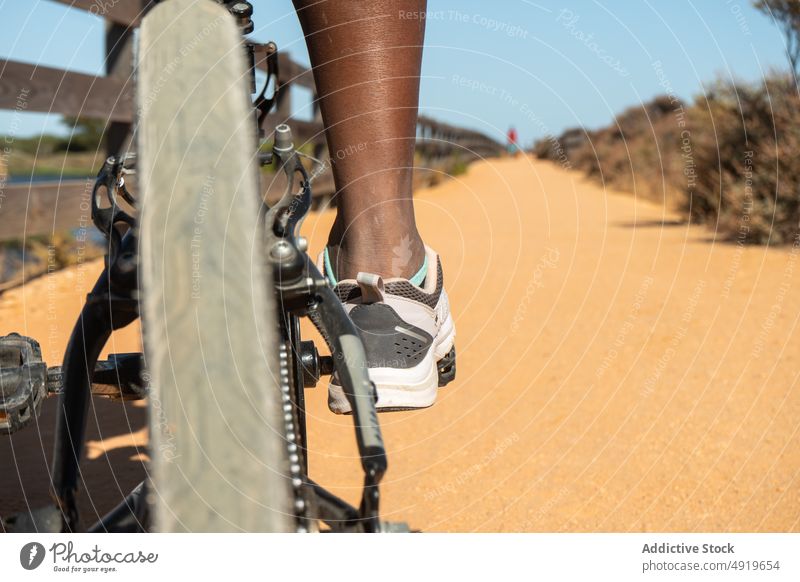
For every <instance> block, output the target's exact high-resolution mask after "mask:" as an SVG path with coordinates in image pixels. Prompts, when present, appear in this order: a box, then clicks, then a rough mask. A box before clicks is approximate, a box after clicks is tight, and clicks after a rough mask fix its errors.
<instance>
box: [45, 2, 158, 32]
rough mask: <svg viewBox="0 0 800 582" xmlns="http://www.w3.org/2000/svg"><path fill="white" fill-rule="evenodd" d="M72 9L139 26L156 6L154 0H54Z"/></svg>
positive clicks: (127, 24) (119, 22)
mask: <svg viewBox="0 0 800 582" xmlns="http://www.w3.org/2000/svg"><path fill="white" fill-rule="evenodd" d="M53 1H54V2H58V3H59V4H66V5H67V6H70V7H71V8H80V9H81V10H86V11H87V12H89V14H94V15H95V16H100V17H101V18H105V19H106V20H110V21H111V22H116V23H117V24H123V25H125V26H139V22H140V21H141V19H142V16H144V14H145V13H146V12H147V10H148V9H149V8H150V7H151V6H152V5H153V4H154V2H153V1H152V0H53Z"/></svg>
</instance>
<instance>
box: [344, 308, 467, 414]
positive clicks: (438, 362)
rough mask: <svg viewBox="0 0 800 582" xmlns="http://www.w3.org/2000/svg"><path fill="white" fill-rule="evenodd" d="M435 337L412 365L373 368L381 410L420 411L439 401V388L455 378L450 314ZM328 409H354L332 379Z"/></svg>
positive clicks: (453, 327)
mask: <svg viewBox="0 0 800 582" xmlns="http://www.w3.org/2000/svg"><path fill="white" fill-rule="evenodd" d="M440 338H441V339H440ZM436 339H437V340H438V341H436V342H435V343H434V345H433V346H432V349H431V350H430V351H429V352H428V354H427V355H426V356H425V358H424V359H423V360H422V361H421V362H420V363H419V364H417V365H416V366H414V367H413V368H408V369H405V370H401V369H397V368H373V369H370V371H369V373H370V378H371V379H372V381H373V382H375V386H376V388H377V391H378V402H377V403H376V404H375V408H376V409H377V411H378V412H395V411H400V410H418V409H421V408H428V407H430V406H432V405H433V403H434V402H436V396H437V394H438V392H439V387H440V386H444V385H445V384H448V383H449V382H451V381H452V380H453V379H454V378H455V346H454V342H455V326H454V325H453V322H452V318H451V317H449V316H448V318H447V321H446V322H445V324H444V325H442V329H441V330H440V331H439V334H438V335H437V338H436ZM440 369H443V372H444V375H442V373H440ZM331 378H333V377H331ZM328 408H330V410H331V412H334V413H336V414H350V413H351V412H352V411H351V409H350V402H348V400H347V397H346V396H345V394H344V390H343V389H342V387H341V385H339V384H335V383H334V382H333V380H332V379H331V383H330V384H329V385H328Z"/></svg>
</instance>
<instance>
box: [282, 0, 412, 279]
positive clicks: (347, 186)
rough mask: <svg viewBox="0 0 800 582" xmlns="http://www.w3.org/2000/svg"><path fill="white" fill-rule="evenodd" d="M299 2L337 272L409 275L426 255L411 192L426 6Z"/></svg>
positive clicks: (406, 0) (342, 275)
mask: <svg viewBox="0 0 800 582" xmlns="http://www.w3.org/2000/svg"><path fill="white" fill-rule="evenodd" d="M294 4H295V7H296V8H297V13H298V16H299V18H300V22H301V24H302V26H303V31H304V33H305V35H306V41H307V44H308V50H309V53H310V56H311V65H312V67H313V71H314V80H315V82H316V86H317V93H318V96H319V99H320V107H321V111H322V118H323V120H324V122H325V127H326V136H327V140H328V149H329V151H330V157H331V162H332V169H333V176H334V180H335V183H336V188H337V214H336V220H335V222H334V226H333V229H332V230H331V233H330V235H329V239H328V250H329V253H330V259H331V264H332V265H333V269H334V273H335V275H336V277H337V279H339V280H342V279H352V278H355V276H356V274H357V273H358V272H359V271H367V272H371V273H376V274H379V275H382V276H384V277H410V276H411V275H413V274H415V273H416V272H417V271H418V270H419V268H420V267H421V265H422V263H423V259H424V256H425V250H424V247H423V243H422V239H421V238H420V235H419V232H418V231H417V226H416V222H415V220H414V206H413V201H412V197H411V186H412V166H413V163H414V142H415V136H416V122H417V107H418V101H419V76H420V67H421V61H422V44H423V37H424V32H425V20H424V18H420V17H418V15H419V14H420V13H424V12H425V8H426V2H425V0H403V1H398V2H375V1H370V0H323V1H319V0H294ZM415 15H417V16H415Z"/></svg>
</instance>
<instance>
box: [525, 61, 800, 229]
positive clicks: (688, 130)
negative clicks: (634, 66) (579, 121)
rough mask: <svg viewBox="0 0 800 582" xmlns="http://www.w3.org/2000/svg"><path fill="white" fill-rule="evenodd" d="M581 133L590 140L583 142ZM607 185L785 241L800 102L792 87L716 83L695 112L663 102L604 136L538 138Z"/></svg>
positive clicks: (797, 161)
mask: <svg viewBox="0 0 800 582" xmlns="http://www.w3.org/2000/svg"><path fill="white" fill-rule="evenodd" d="M576 132H580V133H581V134H582V135H583V136H585V139H584V140H582V141H579V140H576V139H575V138H574V135H575V134H576ZM554 144H559V147H560V148H561V151H562V153H564V154H565V155H566V158H567V159H568V160H569V166H571V167H573V168H576V169H580V170H583V171H584V172H585V173H586V174H587V175H588V176H590V177H592V178H594V179H597V180H600V181H602V182H603V184H605V185H607V186H609V187H612V188H615V189H620V190H627V191H630V192H634V193H636V194H637V195H638V196H643V197H645V198H649V199H653V200H658V201H662V202H663V203H665V204H667V205H668V206H670V207H672V208H676V209H678V210H680V211H681V212H683V213H684V215H685V216H686V217H687V218H691V219H692V220H693V221H698V222H704V223H706V224H715V225H718V228H719V233H720V234H721V235H722V236H723V237H724V238H727V239H730V240H737V241H739V242H742V243H762V244H763V243H767V242H769V243H772V244H777V243H787V242H790V241H792V240H793V239H794V238H795V237H796V236H797V235H798V222H799V221H800V158H799V157H798V156H797V154H798V152H800V96H798V92H797V88H796V86H795V84H794V81H793V80H792V79H790V78H787V77H785V76H780V75H772V76H770V77H769V78H767V79H766V80H765V81H764V82H763V83H760V84H747V83H735V84H734V83H730V82H721V81H720V82H717V83H715V84H713V86H712V87H711V89H710V90H709V91H707V93H706V94H705V95H704V96H700V97H698V98H696V99H695V101H694V103H693V104H692V105H690V106H687V105H685V104H683V103H681V102H680V101H678V100H677V99H675V98H671V97H669V96H663V97H658V98H656V99H654V100H653V101H650V102H648V103H645V104H643V105H642V106H640V107H632V108H630V109H627V110H626V111H624V112H623V113H621V114H620V115H618V116H617V118H616V119H615V121H614V123H613V124H611V125H609V126H608V127H605V128H602V129H599V130H596V131H584V130H575V129H572V130H569V131H568V132H565V134H563V135H562V136H561V137H559V138H558V139H555V138H548V139H544V140H541V141H540V142H537V144H536V146H535V149H534V151H535V153H536V155H537V156H538V157H540V158H544V159H554V156H555V154H554V149H555V148H554Z"/></svg>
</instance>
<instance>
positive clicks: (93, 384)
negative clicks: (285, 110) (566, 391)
mask: <svg viewBox="0 0 800 582" xmlns="http://www.w3.org/2000/svg"><path fill="white" fill-rule="evenodd" d="M251 17H252V7H251V6H250V5H249V3H247V2H237V1H232V0H215V1H214V2H211V1H201V2H197V1H194V0H170V1H169V2H161V3H159V4H158V5H156V6H155V7H154V8H153V9H152V10H151V11H150V12H149V13H148V14H147V15H146V16H145V17H144V19H143V22H142V27H141V31H140V40H139V49H138V54H137V59H138V60H137V67H136V71H137V72H136V75H137V83H136V85H137V98H138V102H139V107H140V110H139V113H140V114H139V118H138V122H137V123H138V127H137V130H136V135H137V138H138V150H139V151H138V155H132V154H126V155H121V156H118V157H110V158H109V159H108V160H106V162H105V163H104V164H103V167H102V168H101V170H100V171H99V173H98V176H97V180H96V183H95V186H94V190H93V194H92V219H93V222H94V224H95V225H96V226H97V228H98V229H99V230H100V231H101V232H102V233H103V235H104V236H105V237H106V239H107V241H108V247H107V255H106V262H105V269H104V271H103V273H102V275H101V276H100V277H99V278H98V280H97V282H96V283H95V285H94V288H93V289H92V291H91V292H90V293H89V295H88V297H87V300H86V303H85V305H84V307H83V309H82V311H81V315H80V317H79V318H78V321H77V323H76V325H75V328H74V330H73V333H72V336H71V337H70V340H69V343H68V346H67V349H66V352H65V356H64V361H63V365H62V366H61V367H53V368H47V366H46V364H45V363H44V362H43V361H42V358H41V351H40V350H39V347H38V344H37V343H36V342H35V340H33V339H31V338H25V337H22V336H19V335H16V334H13V335H11V336H6V337H5V338H0V380H2V382H0V385H2V388H3V389H2V397H1V398H0V411H2V413H3V414H2V415H0V428H4V429H5V431H6V432H8V433H11V432H14V431H16V430H20V429H22V428H24V427H25V426H27V425H28V424H29V423H30V421H31V420H32V419H33V418H34V417H35V416H36V415H37V414H38V411H39V409H40V407H41V403H42V401H43V400H44V399H45V398H46V397H48V396H50V395H58V396H59V398H60V412H59V415H58V423H57V427H56V443H55V453H54V460H53V465H52V482H53V503H52V504H51V505H48V506H46V507H44V508H40V509H36V510H33V511H32V512H31V513H29V514H22V515H18V516H15V517H13V518H11V519H9V520H7V521H6V523H5V527H6V529H7V530H11V531H39V532H59V531H63V532H75V531H81V530H82V529H83V528H82V524H81V522H80V518H79V515H78V510H77V505H76V497H77V495H78V484H79V476H80V469H79V465H80V460H81V453H82V450H83V440H84V434H85V425H86V417H87V409H88V403H89V398H90V397H91V395H93V394H94V395H100V396H106V397H111V398H115V399H120V400H130V399H143V398H147V399H148V401H149V402H150V406H151V413H150V433H151V445H150V450H151V452H155V451H160V452H161V453H162V454H151V457H152V461H151V464H150V473H151V476H150V478H149V479H148V480H146V481H144V482H142V483H141V484H140V485H139V486H138V487H136V488H135V489H134V491H132V492H131V494H130V495H128V497H127V498H126V499H125V500H123V501H122V502H121V503H120V504H119V505H118V506H117V507H116V508H115V509H114V510H112V511H111V512H110V513H108V514H107V515H106V516H105V517H103V518H102V519H101V520H100V521H98V522H97V523H95V524H93V525H92V526H90V527H88V528H87V531H90V532H134V531H138V532H145V531H281V532H286V531H298V532H311V531H320V530H321V529H324V528H325V527H327V528H328V529H329V530H331V531H343V532H344V531H347V532H385V531H408V527H407V526H406V525H405V524H391V523H387V522H382V521H381V520H380V515H379V501H380V493H379V484H380V482H381V479H382V477H383V475H384V474H385V472H386V469H387V456H386V451H385V447H384V444H383V440H382V437H381V430H380V425H379V422H378V416H377V414H376V408H375V402H376V399H377V394H376V390H375V386H374V384H372V382H371V381H370V379H369V376H368V374H367V365H366V359H365V354H364V349H363V346H362V344H361V341H360V339H359V336H358V333H357V330H356V328H355V327H354V325H353V323H352V322H351V321H350V319H349V318H348V316H347V314H346V312H345V310H344V308H343V306H342V304H341V302H340V301H339V299H338V298H337V297H336V295H335V294H334V293H333V291H332V289H331V288H330V286H329V285H328V283H327V281H326V279H325V278H324V277H323V276H322V274H321V273H320V272H319V270H318V269H317V268H316V266H315V265H314V263H313V262H312V261H311V260H310V258H309V257H308V255H307V254H306V250H307V249H306V247H307V243H306V241H305V240H304V239H303V238H302V237H301V236H300V235H299V228H300V225H301V224H302V221H303V219H304V217H305V215H306V213H307V212H308V211H309V208H310V205H311V200H312V192H311V183H310V182H311V180H310V177H309V172H308V171H307V170H306V168H305V167H304V166H303V164H302V162H301V154H300V152H298V151H297V150H296V149H295V147H294V145H293V142H292V135H291V130H290V129H289V127H288V126H286V125H280V126H278V127H277V128H276V129H275V132H274V143H273V147H272V151H271V152H261V148H260V147H258V146H259V145H260V142H263V141H264V132H263V130H262V129H261V127H262V125H263V123H264V120H265V119H266V116H267V114H268V113H269V111H270V110H271V109H272V108H273V105H274V103H275V101H276V99H277V97H278V96H279V95H280V92H281V90H282V86H281V83H280V74H279V70H278V59H277V55H278V53H277V48H276V47H275V45H274V43H267V44H264V45H259V44H256V43H254V42H251V41H249V40H248V39H247V38H246V36H245V35H246V34H248V33H249V32H251V31H252V30H253V23H252V18H251ZM204 31H210V32H208V33H207V34H206V33H205V32H204ZM212 32H213V35H214V37H213V42H202V41H204V40H206V39H207V37H208V36H209V35H210V34H211V33H212ZM198 35H200V36H199V37H198ZM198 38H199V39H200V42H198ZM259 57H263V58H264V59H266V64H267V67H266V68H267V79H266V81H265V82H264V85H263V88H262V90H261V91H260V92H258V94H257V96H256V97H255V99H254V100H253V99H252V97H250V96H252V95H254V94H256V93H257V92H256V77H255V68H256V59H257V58H259ZM165 71H168V72H169V78H168V79H167V80H166V81H168V82H166V81H165V80H164V79H163V78H162V76H163V74H164V72H165ZM248 82H249V83H248ZM248 84H249V87H248V86H246V85H248ZM270 84H272V85H271V86H272V87H273V90H272V93H271V95H269V96H268V94H267V91H268V86H270ZM248 90H249V91H248ZM248 92H249V93H250V96H248ZM254 118H255V123H253V121H254ZM254 128H257V129H258V133H259V135H256V131H254ZM269 164H274V165H275V166H276V167H277V168H278V169H279V170H280V172H281V173H282V174H283V175H284V176H285V177H286V180H287V186H286V190H285V194H284V196H283V197H282V198H281V200H280V201H279V202H278V203H276V204H275V205H273V206H271V207H269V206H268V205H267V204H266V203H265V202H264V201H263V200H262V198H261V196H260V194H259V192H260V189H259V185H258V176H259V172H258V169H257V168H258V166H265V165H269ZM134 173H135V174H136V175H137V178H138V179H139V184H138V188H139V190H140V195H139V197H137V196H134V195H133V194H132V193H131V192H130V191H129V190H128V188H127V183H126V178H127V177H130V176H131V175H133V174H134ZM296 183H297V184H298V186H299V188H298V189H297V190H296V191H295V184H296ZM167 191H169V196H167V195H166V192H167ZM121 200H124V201H125V202H126V203H127V204H128V205H130V206H132V207H134V208H135V209H136V213H135V214H136V216H134V215H133V214H130V213H128V212H127V211H126V210H124V209H123V207H122V205H121ZM140 316H141V317H142V320H143V322H142V323H143V330H144V348H145V349H144V353H143V354H117V355H113V356H111V357H110V358H109V359H108V360H106V361H98V358H99V354H100V352H101V350H102V348H103V346H104V345H105V344H106V342H107V340H108V338H109V336H110V334H111V332H112V331H113V330H116V329H119V328H121V327H124V326H126V325H128V324H130V323H131V322H133V321H134V320H136V319H137V318H138V317H140ZM302 317H308V318H310V319H311V320H312V321H313V322H314V324H315V325H316V326H317V328H318V329H319V330H320V332H321V333H322V336H323V338H324V339H325V342H326V343H327V344H328V347H329V349H330V352H331V355H330V356H321V355H320V354H319V352H318V351H317V348H316V346H315V345H314V342H313V341H304V340H302V338H301V336H300V325H299V322H300V319H301V318H302ZM90 371H91V372H90ZM334 373H335V374H336V375H337V377H338V380H339V382H340V383H341V385H342V386H343V388H344V390H345V393H346V396H347V398H348V400H349V402H350V404H351V406H352V409H353V415H352V418H353V424H354V428H355V436H356V441H357V444H358V450H359V455H360V458H361V466H362V469H363V471H364V483H363V489H362V495H361V502H360V505H359V507H357V508H356V507H353V506H351V505H350V504H348V503H347V502H345V501H343V500H342V499H340V498H338V497H336V496H335V495H333V494H332V493H330V492H329V491H327V490H326V489H324V487H322V486H320V485H318V484H317V483H315V482H314V481H313V480H312V479H311V478H309V476H308V465H307V454H306V453H307V441H306V419H305V405H304V395H303V390H304V388H305V387H306V386H313V385H315V384H316V383H317V382H318V381H319V379H320V377H321V376H324V375H329V374H334ZM453 374H454V369H452V367H450V366H444V368H443V369H440V375H444V376H445V377H448V378H449V377H451V376H452V375H453ZM154 403H157V404H158V410H157V413H154V410H153V407H154ZM167 453H168V454H167ZM321 524H324V525H322V527H321Z"/></svg>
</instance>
